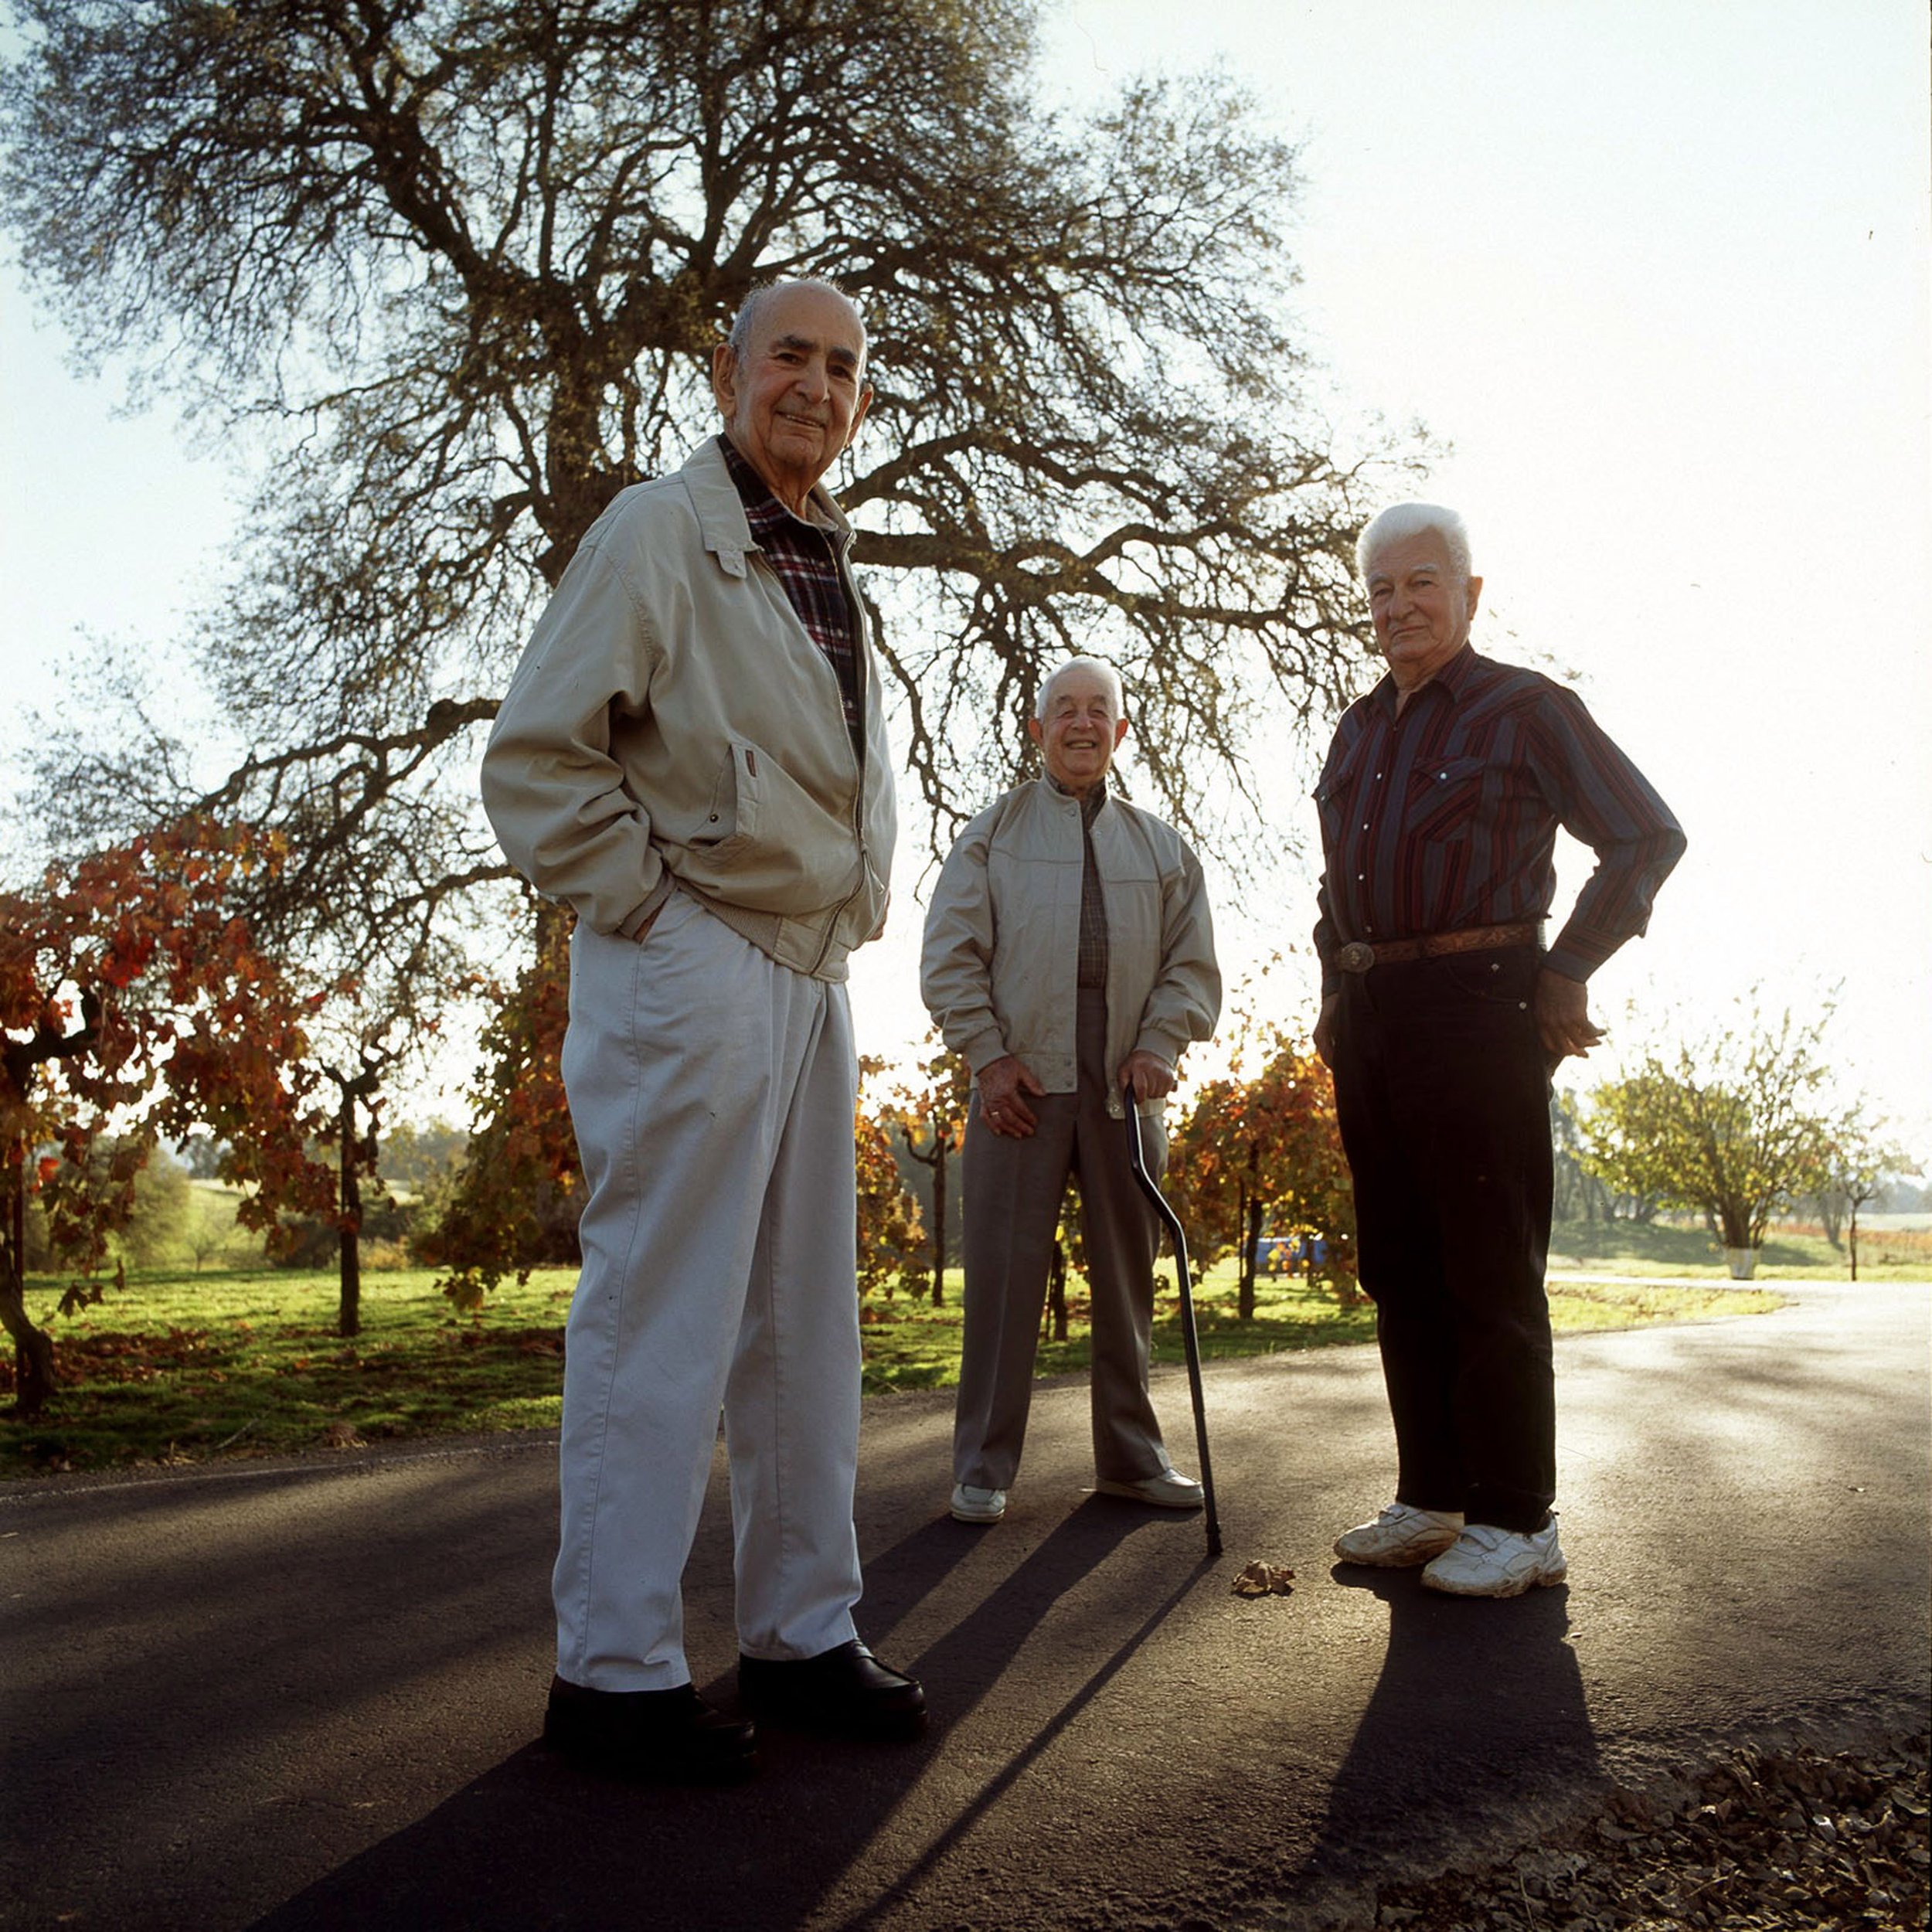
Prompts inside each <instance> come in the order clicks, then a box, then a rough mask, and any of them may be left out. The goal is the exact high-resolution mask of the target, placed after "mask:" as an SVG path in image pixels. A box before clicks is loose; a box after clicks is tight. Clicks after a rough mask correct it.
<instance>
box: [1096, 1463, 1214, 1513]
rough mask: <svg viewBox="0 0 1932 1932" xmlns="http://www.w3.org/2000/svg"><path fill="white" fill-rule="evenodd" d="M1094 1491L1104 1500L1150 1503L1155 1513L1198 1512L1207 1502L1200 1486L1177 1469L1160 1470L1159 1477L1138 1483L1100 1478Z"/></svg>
mask: <svg viewBox="0 0 1932 1932" xmlns="http://www.w3.org/2000/svg"><path fill="white" fill-rule="evenodd" d="M1094 1488H1095V1489H1097V1491H1098V1492H1100V1495H1103V1496H1125V1497H1127V1498H1129V1500H1131V1501H1132V1502H1151V1503H1152V1504H1153V1505H1154V1506H1155V1508H1156V1509H1199V1508H1200V1507H1201V1506H1202V1504H1203V1503H1205V1502H1206V1500H1207V1497H1206V1493H1205V1492H1203V1491H1202V1488H1201V1485H1199V1483H1198V1482H1196V1481H1195V1480H1194V1478H1192V1476H1184V1475H1182V1474H1181V1472H1180V1471H1179V1470H1178V1469H1163V1470H1162V1471H1161V1473H1160V1474H1159V1475H1158V1476H1142V1477H1141V1478H1140V1480H1139V1481H1138V1482H1110V1481H1107V1480H1105V1479H1104V1478H1102V1479H1100V1480H1099V1481H1096V1482H1095V1483H1094Z"/></svg>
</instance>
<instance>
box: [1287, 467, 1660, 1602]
mask: <svg viewBox="0 0 1932 1932" xmlns="http://www.w3.org/2000/svg"><path fill="white" fill-rule="evenodd" d="M1355 560H1356V563H1357V566H1358V567H1359V570H1360V571H1361V573H1362V580H1363V582H1364V583H1365V585H1366V587H1367V590H1368V594H1369V609H1370V612H1371V614H1372V617H1373V618H1374V621H1375V629H1376V640H1377V641H1378V643H1379V645H1380V647H1381V649H1382V652H1383V656H1384V657H1385V658H1386V659H1387V661H1388V665H1389V670H1388V675H1386V677H1384V678H1383V679H1382V681H1381V682H1380V683H1379V684H1378V685H1376V688H1375V689H1374V690H1372V692H1369V695H1368V696H1366V698H1362V699H1359V700H1358V701H1357V702H1355V704H1353V705H1352V706H1350V707H1349V709H1348V711H1347V712H1346V713H1345V714H1344V715H1343V716H1342V722H1341V724H1340V725H1339V726H1338V728H1337V730H1336V732H1335V742H1334V743H1333V744H1332V746H1331V747H1330V748H1329V752H1328V761H1327V763H1326V764H1325V767H1324V768H1323V770H1322V774H1321V782H1320V784H1319V785H1318V787H1317V788H1316V791H1315V798H1316V802H1317V804H1318V806H1319V808H1320V812H1321V843H1322V852H1323V857H1324V861H1325V869H1324V872H1323V876H1322V881H1321V889H1320V893H1319V898H1320V906H1321V917H1320V920H1319V921H1318V923H1317V925H1316V927H1315V948H1316V951H1317V952H1318V954H1319V955H1320V958H1321V992H1322V998H1321V1018H1320V1019H1319V1020H1318V1022H1317V1023H1316V1026H1315V1048H1316V1050H1317V1051H1318V1053H1320V1054H1321V1057H1322V1059H1323V1060H1325V1061H1326V1062H1327V1063H1328V1066H1330V1067H1331V1068H1332V1070H1333V1072H1334V1074H1335V1097H1336V1104H1337V1109H1338V1114H1339V1117H1340V1120H1341V1126H1342V1141H1343V1144H1344V1145H1345V1148H1346V1149H1347V1151H1348V1156H1349V1167H1350V1168H1351V1170H1352V1173H1353V1175H1354V1178H1355V1210H1356V1217H1357V1221H1358V1224H1359V1259H1360V1270H1361V1277H1362V1287H1363V1288H1364V1289H1365V1290H1366V1291H1367V1292H1368V1294H1369V1295H1370V1296H1371V1297H1372V1298H1373V1299H1374V1301H1375V1304H1376V1338H1377V1341H1378V1342H1379V1345H1380V1347H1381V1350H1382V1362H1383V1376H1384V1378H1385V1380H1386V1384H1387V1387H1388V1392H1389V1409H1390V1410H1391V1412H1392V1413H1393V1418H1394V1422H1395V1434H1396V1458H1397V1472H1396V1493H1395V1501H1394V1502H1393V1503H1392V1504H1390V1505H1389V1506H1388V1507H1387V1508H1386V1509H1384V1510H1383V1512H1381V1514H1380V1515H1379V1516H1378V1517H1377V1518H1376V1520H1375V1521H1374V1522H1368V1523H1363V1524H1362V1525H1360V1526H1358V1527H1357V1528H1355V1529H1351V1530H1349V1531H1348V1532H1346V1533H1345V1534H1344V1535H1343V1536H1342V1537H1341V1538H1340V1539H1339V1540H1338V1542H1337V1543H1336V1544H1335V1553H1336V1555H1337V1556H1340V1557H1341V1558H1342V1559H1343V1560H1344V1561H1345V1562H1350V1563H1369V1564H1374V1565H1377V1566H1384V1567H1394V1566H1406V1565H1413V1564H1423V1565H1426V1567H1425V1568H1424V1569H1423V1573H1422V1580H1423V1583H1424V1584H1425V1585H1427V1587H1429V1588H1430V1589H1433V1590H1442V1591H1445V1592H1447V1593H1448V1594H1451V1595H1452V1596H1461V1597H1514V1596H1517V1595H1519V1594H1522V1592H1523V1591H1524V1590H1528V1589H1529V1588H1531V1587H1532V1586H1533V1585H1536V1584H1539V1583H1558V1582H1560V1581H1561V1580H1562V1578H1563V1574H1564V1570H1565V1562H1564V1558H1563V1550H1562V1548H1561V1546H1560V1544H1559V1543H1558V1540H1557V1534H1556V1517H1555V1515H1554V1514H1553V1512H1552V1510H1551V1508H1550V1505H1551V1503H1552V1502H1553V1501H1554V1499H1555V1496H1556V1401H1555V1391H1554V1378H1553V1366H1552V1360H1551V1352H1550V1337H1549V1303H1548V1301H1547V1299H1546V1296H1545V1294H1544V1290H1543V1269H1544V1264H1545V1260H1546V1254H1547V1252H1548V1249H1549V1211H1550V1184H1551V1162H1550V1143H1549V1075H1550V1073H1551V1072H1552V1071H1553V1070H1554V1068H1555V1067H1556V1064H1557V1063H1558V1062H1559V1061H1560V1060H1562V1059H1563V1057H1564V1056H1566V1054H1570V1053H1587V1052H1588V1050H1589V1049H1590V1047H1591V1046H1593V1045H1594V1043H1596V1042H1597V1040H1598V1039H1600V1038H1601V1037H1602V1036H1601V1034H1600V1031H1599V1029H1597V1027H1596V1026H1594V1025H1593V1024H1592V1022H1591V1020H1590V1012H1589V1006H1588V1002H1587V992H1586V985H1585V982H1586V981H1587V980H1588V978H1589V977H1590V974H1591V973H1592V972H1593V971H1594V970H1595V969H1596V968H1597V967H1599V966H1600V965H1601V964H1603V963H1604V961H1605V960H1606V959H1607V958H1608V957H1610V955H1611V954H1612V953H1614V951H1616V950H1617V947H1619V946H1621V944H1623V943H1624V940H1627V939H1628V938H1630V937H1632V936H1633V935H1634V934H1638V933H1641V932H1642V931H1643V930H1644V929H1645V925H1646V924H1647V923H1648V920H1649V917H1650V909H1651V901H1652V900H1653V898H1654V897H1655V894H1656V891H1657V889H1658V886H1660V885H1661V884H1662V883H1663V881H1664V879H1665V877H1666V876H1668V873H1669V872H1670V870H1671V868H1672V866H1675V864H1676V862H1677V861H1678V859H1679V856H1680V855H1682V852H1683V850H1684V835H1683V833H1682V831H1681V830H1680V829H1679V827H1678V824H1677V821H1676V820H1675V818H1672V815H1671V813H1670V811H1669V809H1668V808H1667V807H1666V806H1665V804H1664V801H1662V799H1661V798H1659V797H1658V795H1657V794H1656V792H1655V791H1653V790H1652V789H1651V786H1650V784H1648V781H1646V780H1645V777H1644V776H1643V774H1642V773H1641V772H1640V771H1638V769H1637V767H1635V766H1634V765H1633V764H1631V761H1630V760H1629V759H1628V758H1627V757H1624V754H1623V753H1622V752H1621V751H1620V750H1618V749H1617V747H1616V746H1615V745H1614V744H1613V743H1611V741H1610V740H1609V739H1608V738H1607V737H1606V736H1604V733H1603V732H1602V730H1600V729H1599V727H1598V726H1597V724H1596V723H1594V720H1593V719H1591V717H1590V714H1589V713H1588V712H1587V710H1585V709H1584V708H1583V703H1582V702H1581V700H1580V699H1578V698H1577V696H1576V694H1575V693H1574V692H1571V691H1568V690H1566V689H1564V688H1563V687H1562V686H1561V685H1556V684H1554V683H1553V682H1551V681H1550V680H1549V679H1547V678H1544V677H1541V676H1539V675H1537V674H1536V672H1532V671H1523V670H1519V669H1517V668H1514V667H1513V666H1511V665H1503V664H1498V663H1495V662H1493V661H1492V660H1491V659H1489V658H1485V657H1481V656H1479V655H1478V654H1477V652H1476V651H1475V649H1474V648H1471V645H1470V642H1469V628H1470V623H1471V619H1472V618H1473V617H1475V614H1476V607H1477V603H1478V599H1479V597H1480V596H1481V590H1482V580H1481V578H1480V577H1475V576H1472V575H1471V570H1470V550H1469V539H1468V532H1466V531H1465V529H1464V526H1463V523H1462V520H1461V518H1460V517H1458V515H1456V514H1455V512H1454V511H1452V510H1447V509H1442V508H1440V507H1439V506H1438V505H1434V504H1427V503H1403V504H1398V505H1395V506H1393V508H1391V509H1386V510H1384V511H1383V512H1382V513H1381V515H1379V516H1377V517H1376V519H1374V521H1373V522H1371V523H1370V524H1369V526H1368V528H1367V529H1366V530H1365V531H1363V532H1362V537H1361V540H1360V542H1359V543H1358V545H1357V546H1356V552H1355ZM1559 825H1561V826H1563V828H1565V829H1566V831H1568V832H1571V833H1572V834H1573V835H1575V836H1576V837H1577V838H1579V839H1580V840H1581V841H1582V842H1583V843H1584V844H1585V845H1588V846H1589V847H1590V848H1591V849H1592V850H1593V851H1594V852H1595V853H1596V855H1597V868H1596V870H1595V871H1594V872H1593V873H1592V874H1591V876H1590V879H1589V881H1588V883H1587V884H1586V885H1585V886H1584V887H1583V892H1582V893H1581V894H1580V896H1579V897H1578V899H1577V904H1576V907H1575V910H1573V912H1572V913H1571V914H1570V917H1569V919H1568V920H1567V921H1566V923H1565V924H1564V926H1563V930H1561V932H1560V933H1559V934H1558V935H1557V937H1556V941H1555V943H1554V944H1553V945H1552V946H1550V947H1549V950H1548V951H1545V950H1544V948H1543V919H1544V917H1545V916H1546V914H1547V913H1548V912H1549V907H1550V903H1551V901H1552V900H1553V897H1554V896H1555V892H1556V872H1555V868H1554V866H1553V852H1554V850H1555V845H1556V828H1557V827H1558V826H1559Z"/></svg>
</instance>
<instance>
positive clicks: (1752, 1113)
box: [1583, 989, 1833, 1275]
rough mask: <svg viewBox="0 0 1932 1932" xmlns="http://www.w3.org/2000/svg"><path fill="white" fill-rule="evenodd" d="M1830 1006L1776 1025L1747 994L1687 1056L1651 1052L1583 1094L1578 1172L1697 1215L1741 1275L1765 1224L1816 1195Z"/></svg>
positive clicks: (1681, 1050)
mask: <svg viewBox="0 0 1932 1932" xmlns="http://www.w3.org/2000/svg"><path fill="white" fill-rule="evenodd" d="M1832 1011H1833V1009H1832V1005H1830V1003H1829V1002H1827V1003H1826V1004H1825V1005H1823V1006H1822V1007H1821V1009H1820V1011H1819V1012H1818V1015H1817V1016H1816V1017H1815V1018H1814V1019H1811V1020H1808V1021H1801V1020H1799V1019H1795V1018H1794V1016H1793V1015H1792V1014H1791V1011H1790V1009H1788V1008H1787V1009H1786V1010H1785V1011H1784V1012H1783V1013H1782V1014H1781V1015H1779V1016H1778V1018H1777V1019H1776V1020H1770V1019H1767V1018H1766V1017H1765V1016H1764V1015H1763V1014H1762V1013H1761V1012H1760V1010H1759V1005H1758V995H1757V991H1756V990H1755V989H1753V992H1751V993H1750V994H1749V995H1747V996H1746V997H1745V998H1744V999H1743V1000H1742V1001H1740V1002H1739V1010H1738V1012H1737V1015H1736V1018H1735V1019H1733V1020H1732V1021H1731V1022H1730V1023H1729V1024H1727V1025H1726V1026H1723V1027H1722V1028H1720V1029H1719V1030H1718V1031H1717V1032H1716V1033H1715V1034H1710V1035H1706V1036H1704V1037H1702V1039H1699V1041H1698V1043H1697V1044H1696V1046H1694V1047H1693V1046H1678V1047H1675V1048H1670V1049H1663V1048H1651V1049H1649V1050H1648V1051H1646V1052H1645V1053H1644V1055H1643V1056H1642V1058H1641V1060H1640V1061H1639V1063H1638V1066H1637V1069H1636V1070H1635V1071H1634V1073H1631V1074H1629V1075H1628V1076H1627V1077H1625V1078H1624V1079H1622V1080H1611V1081H1608V1082H1606V1083H1604V1085H1602V1086H1600V1087H1597V1088H1596V1089H1595V1090H1594V1091H1593V1092H1592V1093H1591V1094H1590V1097H1589V1100H1588V1104H1587V1111H1586V1113H1585V1114H1584V1116H1583V1139H1584V1143H1585V1151H1584V1155H1583V1159H1584V1163H1585V1165H1586V1166H1587V1168H1589V1169H1590V1172H1593V1173H1594V1174H1596V1175H1598V1176H1599V1177H1600V1179H1603V1180H1604V1181H1605V1182H1607V1184H1608V1185H1610V1186H1611V1188H1612V1189H1616V1190H1617V1191H1619V1192H1624V1193H1628V1194H1633V1195H1655V1196H1657V1197H1658V1199H1661V1200H1663V1201H1666V1202H1670V1203H1671V1204H1672V1205H1673V1206H1679V1207H1685V1208H1692V1209H1701V1210H1702V1212H1703V1213H1705V1214H1706V1216H1708V1217H1709V1219H1710V1220H1711V1221H1712V1222H1713V1223H1714V1225H1715V1227H1716V1232H1717V1233H1718V1235H1719V1238H1720V1239H1721V1240H1722V1241H1723V1244H1724V1246H1725V1247H1726V1248H1727V1249H1730V1250H1732V1251H1733V1263H1732V1266H1733V1272H1735V1273H1739V1274H1745V1275H1748V1274H1749V1273H1750V1270H1752V1268H1753V1267H1754V1266H1755V1259H1754V1257H1755V1255H1756V1253H1757V1250H1758V1249H1759V1248H1760V1247H1762V1246H1763V1245H1764V1230H1765V1229H1766V1228H1767V1226H1769V1225H1770V1220H1771V1218H1772V1216H1774V1214H1776V1213H1777V1212H1778V1211H1779V1209H1781V1208H1783V1207H1784V1206H1786V1205H1787V1203H1788V1202H1791V1201H1792V1200H1794V1199H1796V1198H1798V1196H1802V1195H1805V1194H1808V1193H1811V1192H1815V1190H1816V1189H1817V1188H1818V1185H1820V1182H1821V1179H1822V1178H1823V1176H1824V1175H1825V1170H1826V1167H1827V1164H1828V1157H1829V1152H1830V1143H1831V1134H1830V1130H1829V1128H1828V1126H1827V1124H1826V1123H1825V1121H1824V1119H1823V1118H1822V1117H1821V1113H1820V1111H1819V1101H1820V1089H1821V1087H1822V1086H1823V1083H1824V1082H1825V1077H1826V1073H1827V1068H1826V1066H1825V1060H1824V1057H1823V1047H1824V1039H1825V1032H1826V1029H1828V1026H1829V1025H1830V1023H1831V1019H1832Z"/></svg>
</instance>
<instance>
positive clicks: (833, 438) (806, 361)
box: [711, 284, 872, 514]
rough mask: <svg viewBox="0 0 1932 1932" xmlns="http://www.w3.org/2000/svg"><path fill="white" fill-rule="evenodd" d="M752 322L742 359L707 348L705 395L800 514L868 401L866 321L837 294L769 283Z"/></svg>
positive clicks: (726, 347)
mask: <svg viewBox="0 0 1932 1932" xmlns="http://www.w3.org/2000/svg"><path fill="white" fill-rule="evenodd" d="M751 319H752V326H751V332H750V341H749V342H747V344H746V345H745V352H744V354H743V356H742V357H741V356H740V355H738V354H737V353H736V351H734V350H733V348H732V346H731V345H730V343H729V342H721V343H719V345H718V347H717V349H716V350H715V351H714V352H713V355H712V359H711V389H712V393H713V395H714V396H716V398H717V401H718V407H719V410H722V411H723V414H724V419H725V430H726V434H728V435H729V436H730V438H731V440H732V441H733V443H734V444H736V446H737V447H738V450H739V452H740V454H742V455H743V457H744V458H745V460H746V461H747V462H748V463H750V465H751V467H752V468H753V469H754V470H756V471H757V472H758V474H760V476H761V477H763V478H764V480H765V481H766V483H767V485H770V489H771V492H772V494H773V495H774V496H776V497H777V499H778V500H779V502H781V503H782V504H784V505H785V507H786V508H787V509H789V510H791V511H792V512H794V513H795V514H798V513H802V512H803V511H804V502H805V498H807V497H808V495H810V494H811V486H812V485H814V484H815V483H816V482H817V481H818V479H819V478H821V476H823V475H824V474H825V472H826V471H828V469H830V468H832V464H833V463H834V462H835V461H836V460H837V458H838V453H839V451H842V449H844V448H845V446H846V444H849V442H850V441H851V440H852V437H853V436H854V435H855V434H856V433H857V430H858V428H859V424H860V423H862V422H863V421H864V420H865V417H866V409H867V407H868V406H869V404H870V403H871V401H872V389H871V387H870V386H869V384H868V383H866V379H865V376H866V331H865V327H864V325H863V324H862V323H861V322H860V321H859V311H857V310H856V309H855V308H853V307H852V304H851V303H850V302H849V301H846V300H845V297H844V296H842V295H840V294H835V292H834V291H832V290H831V289H829V288H819V287H813V286H811V285H810V284H802V285H800V286H798V287H789V288H787V287H781V288H776V289H774V290H773V291H770V294H767V295H766V296H764V298H763V299H762V300H761V301H760V302H759V303H758V304H757V308H755V309H754V310H753V314H752V318H751Z"/></svg>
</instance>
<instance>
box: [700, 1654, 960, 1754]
mask: <svg viewBox="0 0 1932 1932" xmlns="http://www.w3.org/2000/svg"><path fill="white" fill-rule="evenodd" d="M738 1694H739V1696H740V1697H742V1698H743V1699H744V1701H745V1704H746V1706H747V1708H748V1709H750V1711H751V1712H752V1713H753V1715H754V1716H757V1717H759V1718H760V1719H764V1720H765V1721H766V1722H767V1723H773V1724H784V1725H789V1726H794V1727H795V1728H796V1729H798V1730H807V1731H827V1732H830V1733H832V1734H833V1735H834V1736H840V1737H866V1738H875V1739H880V1740H891V1739H904V1738H911V1737H917V1736H919V1735H920V1733H921V1732H922V1731H923V1730H925V1728H926V1693H925V1692H924V1691H923V1690H922V1689H920V1686H919V1680H918V1679H917V1678H916V1677H907V1676H906V1675H903V1673H902V1672H899V1671H896V1670H893V1669H890V1668H888V1667H887V1666H886V1665H883V1664H882V1663H881V1662H879V1659H878V1658H876V1657H875V1656H873V1655H872V1652H871V1651H869V1650H868V1649H867V1648H866V1646H865V1645H863V1644H862V1643H861V1642H859V1639H858V1638H853V1639H852V1641H851V1642H850V1643H849V1644H841V1645H839V1646H838V1648H837V1649H836V1650H828V1651H821V1652H820V1653H819V1654H818V1656H816V1657H802V1658H791V1659H786V1660H783V1661H781V1662H770V1661H769V1660H767V1659H766V1658H762V1657H740V1658H739V1659H738Z"/></svg>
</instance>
